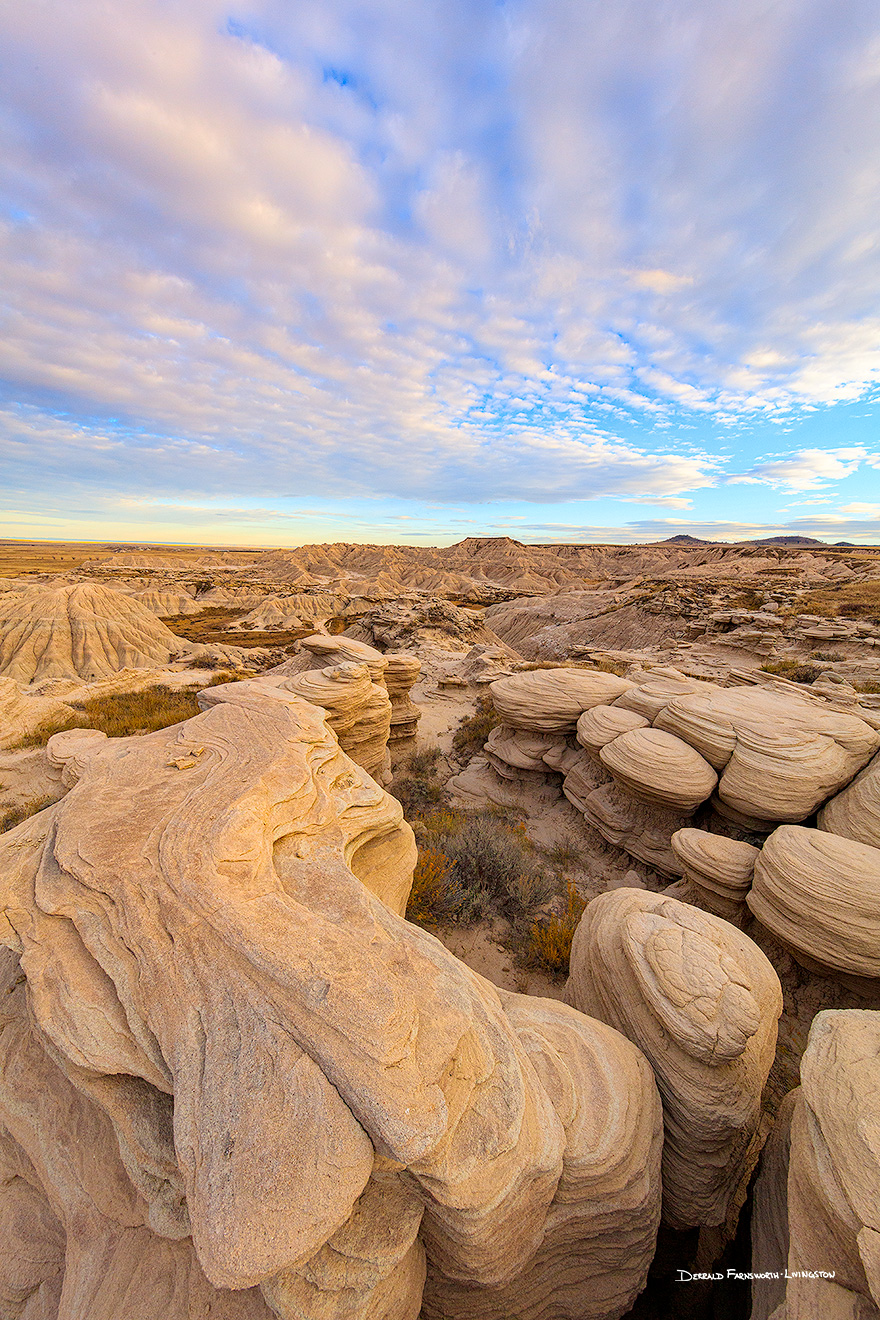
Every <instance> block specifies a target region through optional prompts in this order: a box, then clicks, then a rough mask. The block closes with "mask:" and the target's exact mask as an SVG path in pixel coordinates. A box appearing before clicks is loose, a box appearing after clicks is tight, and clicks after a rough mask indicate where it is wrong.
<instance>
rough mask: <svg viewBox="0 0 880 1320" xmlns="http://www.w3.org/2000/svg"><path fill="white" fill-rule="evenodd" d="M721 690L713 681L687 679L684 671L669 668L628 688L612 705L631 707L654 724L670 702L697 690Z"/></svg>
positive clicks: (701, 691)
mask: <svg viewBox="0 0 880 1320" xmlns="http://www.w3.org/2000/svg"><path fill="white" fill-rule="evenodd" d="M720 690H721V689H720V688H719V687H718V686H717V684H715V683H706V682H704V681H703V680H702V679H699V678H686V677H685V675H684V674H680V673H679V672H678V671H677V670H675V669H672V670H668V671H665V672H664V673H662V674H659V673H658V675H657V677H653V676H652V677H651V678H649V679H648V680H647V681H646V682H643V683H639V684H638V686H633V687H631V688H629V689H628V691H626V692H624V693H623V695H622V696H620V697H618V698H617V700H616V701H615V703H614V704H615V705H616V706H620V707H621V708H622V709H623V710H631V711H634V712H635V713H636V714H637V715H643V716H644V717H645V719H646V720H648V722H649V723H651V724H653V722H654V721H655V720H656V718H657V716H658V715H659V714H660V713H661V711H663V710H665V709H666V707H667V706H668V705H669V703H670V702H672V701H675V700H676V699H679V698H681V697H684V696H689V695H693V694H696V693H700V694H707V693H711V692H719V691H720Z"/></svg>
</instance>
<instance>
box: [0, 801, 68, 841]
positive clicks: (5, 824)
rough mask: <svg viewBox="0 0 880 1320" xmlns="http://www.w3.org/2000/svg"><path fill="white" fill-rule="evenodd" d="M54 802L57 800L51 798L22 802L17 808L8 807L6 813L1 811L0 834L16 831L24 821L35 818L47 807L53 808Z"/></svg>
mask: <svg viewBox="0 0 880 1320" xmlns="http://www.w3.org/2000/svg"><path fill="white" fill-rule="evenodd" d="M54 801H55V799H54V798H50V797H47V798H40V799H33V800H32V801H30V802H22V803H20V804H19V805H18V806H17V807H7V808H6V809H5V811H0V834H4V833H5V832H6V830H11V829H14V828H15V826H16V825H20V824H21V822H22V821H23V820H28V819H29V818H30V817H31V816H35V815H36V814H37V812H38V811H42V810H43V809H44V808H45V807H51V805H52V803H53V802H54Z"/></svg>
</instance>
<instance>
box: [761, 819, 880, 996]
mask: <svg viewBox="0 0 880 1320" xmlns="http://www.w3.org/2000/svg"><path fill="white" fill-rule="evenodd" d="M747 901H748V905H749V907H750V908H751V910H752V912H753V913H754V914H755V916H756V917H757V918H758V920H759V921H760V922H761V923H762V925H764V926H766V927H767V929H768V930H770V931H772V932H773V934H774V935H776V936H777V937H778V938H779V939H780V940H781V941H782V942H783V944H785V945H786V946H787V947H788V948H789V949H791V951H792V952H793V953H794V955H795V957H796V958H801V959H805V960H806V962H807V964H808V965H809V966H818V967H819V968H820V969H825V970H832V971H838V972H848V973H852V974H853V975H855V976H867V977H880V848H871V847H869V846H868V845H867V844H864V843H857V842H855V841H854V840H853V839H843V838H841V837H840V836H839V835H837V834H828V833H827V832H825V831H824V830H811V829H806V828H804V827H803V826H801V825H780V827H779V829H777V830H774V832H773V833H772V834H771V835H770V837H769V839H768V840H767V842H766V843H765V844H764V847H763V848H762V849H761V852H760V854H759V855H758V858H757V860H756V862H755V876H754V882H753V885H752V888H751V890H750V892H749V895H748V899H747Z"/></svg>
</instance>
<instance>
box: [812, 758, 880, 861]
mask: <svg viewBox="0 0 880 1320" xmlns="http://www.w3.org/2000/svg"><path fill="white" fill-rule="evenodd" d="M818 823H819V829H820V830H828V831H829V833H830V834H840V835H842V836H843V837H844V838H845V839H855V840H856V841H857V842H858V843H867V844H869V845H870V846H871V847H872V848H880V755H877V756H875V757H874V758H873V760H872V761H870V762H869V763H868V765H866V766H865V768H864V770H863V771H862V772H861V774H858V775H856V777H855V779H854V780H853V781H852V783H851V784H849V785H848V786H847V787H846V788H845V789H844V790H843V792H842V793H838V794H837V796H836V797H833V798H832V799H831V801H830V802H826V804H825V806H824V807H823V808H822V810H821V811H820V812H819V822H818Z"/></svg>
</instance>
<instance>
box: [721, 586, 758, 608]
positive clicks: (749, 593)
mask: <svg viewBox="0 0 880 1320" xmlns="http://www.w3.org/2000/svg"><path fill="white" fill-rule="evenodd" d="M728 603H729V607H730V609H734V610H759V609H760V608H761V606H762V605H763V604H764V595H763V593H762V592H760V591H755V589H754V588H753V587H746V589H745V590H744V591H741V592H740V593H739V595H738V596H733V597H732V598H731V600H730V601H729V602H728Z"/></svg>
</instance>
